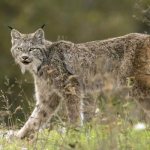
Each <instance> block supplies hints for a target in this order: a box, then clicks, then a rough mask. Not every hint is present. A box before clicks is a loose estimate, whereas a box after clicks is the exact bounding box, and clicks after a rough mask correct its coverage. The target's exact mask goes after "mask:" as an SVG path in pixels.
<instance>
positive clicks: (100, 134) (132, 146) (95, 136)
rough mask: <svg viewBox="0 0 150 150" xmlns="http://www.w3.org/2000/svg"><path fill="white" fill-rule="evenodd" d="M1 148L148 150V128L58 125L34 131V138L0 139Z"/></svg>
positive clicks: (114, 124) (149, 134)
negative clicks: (75, 127) (49, 128)
mask: <svg viewBox="0 0 150 150" xmlns="http://www.w3.org/2000/svg"><path fill="white" fill-rule="evenodd" d="M0 149H4V150H20V149H21V150H35V149H38V150H72V149H75V150H110V149H111V150H149V149H150V130H149V128H147V129H145V130H135V129H134V128H133V126H132V125H129V124H126V123H125V122H124V120H118V121H116V122H113V123H111V124H107V125H100V124H96V123H95V122H93V123H90V124H86V125H84V126H83V127H81V128H78V129H71V128H66V130H65V132H63V131H62V129H61V128H60V127H57V128H55V129H53V130H51V131H49V130H48V129H45V130H43V131H41V132H40V133H37V134H36V136H35V138H34V140H32V141H31V140H27V139H24V140H19V139H16V138H12V139H6V138H4V137H1V138H0Z"/></svg>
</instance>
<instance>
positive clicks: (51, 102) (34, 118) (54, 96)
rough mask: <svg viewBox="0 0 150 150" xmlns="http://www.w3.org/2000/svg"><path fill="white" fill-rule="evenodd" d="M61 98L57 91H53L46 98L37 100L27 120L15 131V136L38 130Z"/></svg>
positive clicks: (22, 136)
mask: <svg viewBox="0 0 150 150" xmlns="http://www.w3.org/2000/svg"><path fill="white" fill-rule="evenodd" d="M61 99H62V97H61V96H60V95H59V94H58V93H56V92H53V93H51V94H50V96H49V99H48V100H42V101H41V102H39V103H38V104H37V105H36V107H35V109H34V111H33V112H32V114H31V116H30V118H29V119H28V121H27V122H26V123H25V125H24V126H23V127H22V128H21V129H20V131H19V132H18V133H17V137H19V138H24V137H26V136H28V135H30V134H31V133H33V132H35V131H38V130H39V129H40V128H41V127H42V126H43V125H44V123H46V122H47V121H48V120H49V119H51V117H52V115H53V114H54V113H55V112H56V111H57V108H58V106H59V104H60V101H61Z"/></svg>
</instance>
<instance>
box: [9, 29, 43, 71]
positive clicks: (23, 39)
mask: <svg viewBox="0 0 150 150" xmlns="http://www.w3.org/2000/svg"><path fill="white" fill-rule="evenodd" d="M11 38H12V39H11V42H12V48H11V52H12V55H13V57H14V58H15V61H16V63H17V64H19V65H20V67H21V71H22V73H24V72H25V70H28V71H30V72H31V73H37V71H38V68H39V67H40V66H41V64H42V62H43V61H44V59H45V49H46V48H45V46H44V40H45V38H44V31H43V30H42V29H38V30H37V31H36V32H35V33H31V34H21V33H20V32H19V31H17V30H15V29H13V30H12V31H11Z"/></svg>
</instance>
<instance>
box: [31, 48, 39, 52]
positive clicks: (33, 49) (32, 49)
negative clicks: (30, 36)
mask: <svg viewBox="0 0 150 150" xmlns="http://www.w3.org/2000/svg"><path fill="white" fill-rule="evenodd" d="M38 49H39V48H30V49H29V52H32V51H35V50H38Z"/></svg>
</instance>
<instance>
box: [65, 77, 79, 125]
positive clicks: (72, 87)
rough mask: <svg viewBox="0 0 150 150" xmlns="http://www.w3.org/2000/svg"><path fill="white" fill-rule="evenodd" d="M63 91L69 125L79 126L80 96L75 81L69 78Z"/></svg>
mask: <svg viewBox="0 0 150 150" xmlns="http://www.w3.org/2000/svg"><path fill="white" fill-rule="evenodd" d="M64 89H65V91H64V100H65V103H66V105H67V110H68V119H69V123H71V124H72V125H75V126H76V125H77V126H78V125H80V124H81V95H80V88H79V84H78V81H77V79H76V78H75V77H74V76H70V77H69V79H68V81H67V84H66V86H65V88H64Z"/></svg>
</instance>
